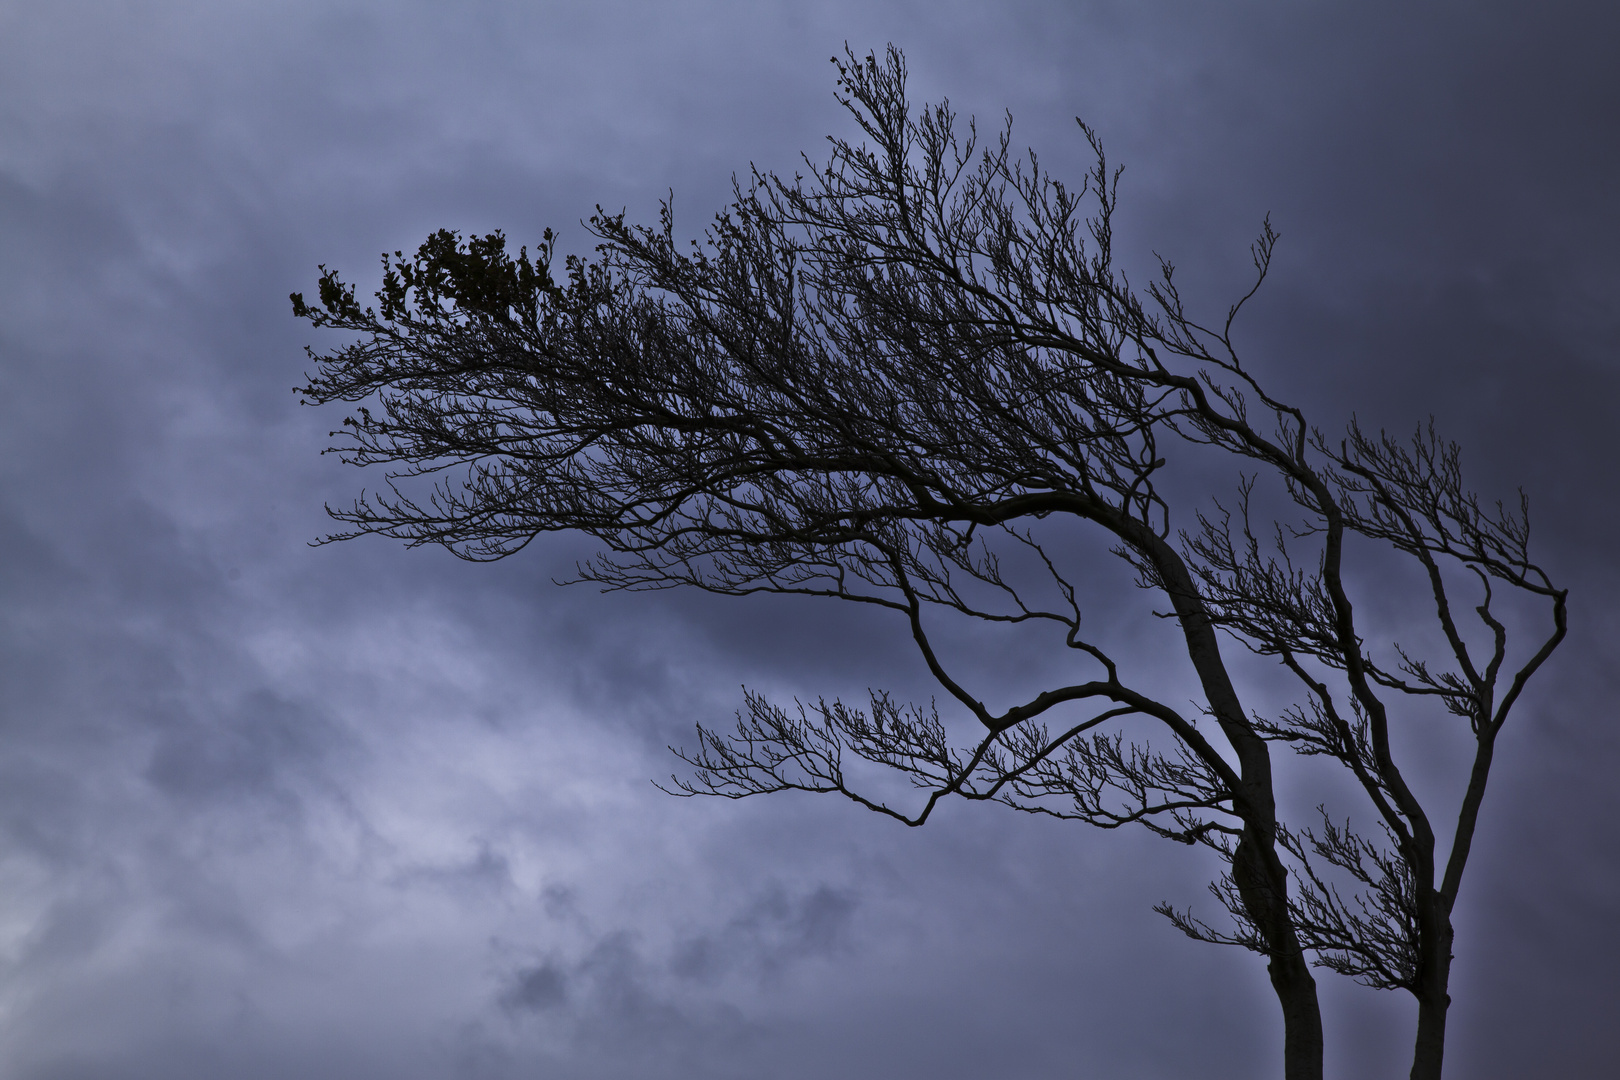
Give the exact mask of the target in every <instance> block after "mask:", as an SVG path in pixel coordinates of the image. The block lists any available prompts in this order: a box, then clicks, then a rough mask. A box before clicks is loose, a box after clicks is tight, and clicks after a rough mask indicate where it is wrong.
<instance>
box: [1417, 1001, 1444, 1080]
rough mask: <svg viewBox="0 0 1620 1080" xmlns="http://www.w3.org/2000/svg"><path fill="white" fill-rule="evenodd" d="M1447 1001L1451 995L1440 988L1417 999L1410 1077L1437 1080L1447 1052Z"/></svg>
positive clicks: (1419, 1079) (1420, 1079)
mask: <svg viewBox="0 0 1620 1080" xmlns="http://www.w3.org/2000/svg"><path fill="white" fill-rule="evenodd" d="M1450 1004H1451V995H1450V994H1447V993H1445V992H1444V991H1443V990H1442V991H1441V992H1440V993H1439V994H1436V995H1433V996H1430V997H1425V998H1423V999H1421V1000H1420V1001H1419V1002H1418V1027H1417V1046H1416V1047H1415V1048H1414V1049H1413V1051H1412V1074H1411V1076H1412V1080H1440V1066H1441V1062H1442V1059H1443V1058H1444V1056H1445V1052H1446V1009H1447V1007H1449V1006H1450Z"/></svg>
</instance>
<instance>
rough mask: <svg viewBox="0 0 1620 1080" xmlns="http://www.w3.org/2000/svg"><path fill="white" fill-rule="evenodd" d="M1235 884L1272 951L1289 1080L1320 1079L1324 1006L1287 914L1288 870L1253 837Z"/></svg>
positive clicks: (1239, 859)
mask: <svg viewBox="0 0 1620 1080" xmlns="http://www.w3.org/2000/svg"><path fill="white" fill-rule="evenodd" d="M1233 855H1234V857H1233V859H1232V880H1233V883H1234V884H1236V885H1237V887H1238V893H1239V895H1241V896H1242V897H1243V904H1244V907H1245V908H1246V909H1247V910H1248V912H1249V916H1250V918H1252V919H1253V920H1254V922H1255V925H1256V926H1257V927H1258V928H1259V929H1260V932H1261V933H1262V934H1263V935H1264V936H1265V940H1266V944H1267V947H1268V948H1269V949H1270V950H1271V956H1270V962H1269V963H1268V964H1267V965H1266V973H1267V974H1268V975H1270V976H1271V988H1272V990H1273V991H1274V992H1275V993H1276V995H1277V1002H1278V1004H1280V1005H1281V1006H1282V1014H1283V1076H1284V1078H1285V1080H1322V1056H1323V1045H1322V1008H1321V1005H1320V1003H1319V1002H1318V1001H1317V998H1316V978H1315V976H1313V975H1312V974H1311V967H1310V963H1309V962H1308V961H1307V960H1306V959H1305V952H1304V950H1303V949H1301V948H1300V945H1299V936H1298V934H1297V933H1296V931H1295V929H1294V924H1293V920H1292V919H1291V918H1290V917H1289V913H1288V872H1287V870H1286V869H1284V867H1283V865H1282V860H1280V859H1278V858H1277V852H1276V849H1275V848H1274V847H1272V846H1271V845H1269V844H1265V843H1263V842H1262V841H1258V840H1255V839H1254V838H1253V830H1252V828H1251V830H1250V834H1249V835H1246V836H1244V838H1243V839H1242V840H1241V841H1240V842H1239V843H1238V847H1237V851H1236V852H1234V853H1233Z"/></svg>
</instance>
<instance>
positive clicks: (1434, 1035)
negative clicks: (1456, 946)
mask: <svg viewBox="0 0 1620 1080" xmlns="http://www.w3.org/2000/svg"><path fill="white" fill-rule="evenodd" d="M1436 904H1437V906H1438V902H1437V901H1436ZM1433 922H1434V928H1433V929H1432V930H1431V931H1430V932H1429V933H1428V934H1425V935H1424V936H1425V937H1427V938H1429V939H1430V941H1429V942H1426V943H1425V944H1426V945H1428V948H1427V950H1426V951H1427V952H1428V955H1427V956H1425V957H1424V958H1423V982H1422V984H1421V986H1420V987H1419V993H1418V1025H1417V1045H1416V1046H1415V1047H1414V1048H1413V1050H1412V1073H1411V1080H1440V1066H1441V1063H1442V1059H1443V1058H1444V1056H1445V1052H1446V1010H1447V1009H1448V1008H1449V1007H1450V1006H1451V995H1450V994H1449V993H1447V992H1446V991H1447V987H1448V985H1449V984H1450V982H1451V940H1452V933H1453V931H1452V928H1451V919H1450V918H1449V917H1447V916H1445V915H1443V914H1438V913H1437V916H1436V917H1435V918H1434V920H1433Z"/></svg>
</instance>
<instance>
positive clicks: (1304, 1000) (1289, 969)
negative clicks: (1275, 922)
mask: <svg viewBox="0 0 1620 1080" xmlns="http://www.w3.org/2000/svg"><path fill="white" fill-rule="evenodd" d="M1266 971H1267V973H1268V974H1269V975H1270V976H1271V987H1272V989H1273V990H1275V991H1276V992H1277V1000H1278V1001H1279V1002H1281V1003H1282V1011H1283V1076H1284V1077H1285V1080H1322V1009H1321V1006H1320V1005H1319V1004H1318V1003H1317V1000H1316V979H1315V978H1314V977H1313V976H1312V975H1311V969H1310V965H1309V964H1307V963H1306V962H1305V957H1304V955H1303V954H1302V953H1295V954H1293V955H1292V956H1288V957H1275V958H1273V959H1272V961H1271V963H1270V964H1268V965H1267V966H1266ZM1441 1023H1442V1024H1443V1023H1445V1020H1444V1018H1443V1016H1442V1019H1441ZM1415 1075H1416V1074H1415V1073H1414V1076H1415ZM1435 1075H1436V1076H1438V1075H1439V1073H1438V1072H1436V1073H1435Z"/></svg>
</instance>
